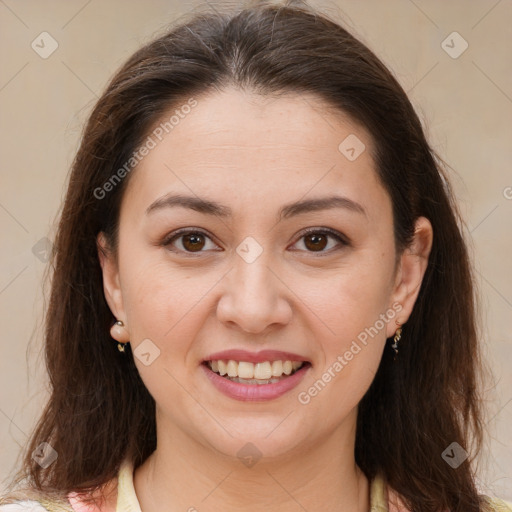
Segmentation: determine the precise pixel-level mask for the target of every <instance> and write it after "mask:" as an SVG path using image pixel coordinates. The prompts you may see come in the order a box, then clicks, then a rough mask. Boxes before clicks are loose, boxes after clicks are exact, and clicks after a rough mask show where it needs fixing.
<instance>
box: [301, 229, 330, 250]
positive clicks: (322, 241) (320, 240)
mask: <svg viewBox="0 0 512 512" xmlns="http://www.w3.org/2000/svg"><path fill="white" fill-rule="evenodd" d="M309 241H311V242H312V245H311V246H310V245H309V244H308V242H309ZM305 243H306V247H307V248H308V249H311V248H312V249H313V250H318V249H320V250H322V249H324V248H325V246H326V245H327V237H326V236H325V235H319V234H317V233H313V234H311V235H306V242H305Z"/></svg>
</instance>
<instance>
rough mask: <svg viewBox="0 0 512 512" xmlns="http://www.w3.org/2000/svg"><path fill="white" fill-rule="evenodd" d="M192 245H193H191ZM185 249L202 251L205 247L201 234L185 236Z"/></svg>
mask: <svg viewBox="0 0 512 512" xmlns="http://www.w3.org/2000/svg"><path fill="white" fill-rule="evenodd" d="M190 244H191V245H190ZM183 247H185V249H187V250H197V249H198V250H201V249H202V248H203V247H204V237H203V235H201V234H198V233H193V234H189V235H184V236H183Z"/></svg>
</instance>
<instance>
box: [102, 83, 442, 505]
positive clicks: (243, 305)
mask: <svg viewBox="0 0 512 512" xmlns="http://www.w3.org/2000/svg"><path fill="white" fill-rule="evenodd" d="M197 99H198V105H197V106H196V107H195V108H194V109H193V110H192V111H191V113H189V114H188V115H187V116H186V117H185V118H184V119H182V120H180V123H179V124H178V125H177V126H176V127H175V128H174V130H173V131H172V132H171V134H170V135H168V136H167V137H166V138H164V140H163V141H162V142H160V143H159V144H158V145H157V146H156V147H155V148H154V149H152V150H151V151H150V152H149V154H148V155H147V156H146V157H145V158H144V159H143V160H142V162H141V163H140V164H139V165H138V167H137V169H136V170H134V171H132V172H133V175H132V176H131V177H130V181H129V183H128V187H127V189H126V191H125V195H124V197H123V201H122V205H121V214H120V231H119V251H118V257H117V259H116V258H115V257H114V255H113V254H111V253H109V252H108V246H107V244H106V241H105V239H104V237H103V235H102V234H100V235H99V236H98V247H99V249H100V250H99V258H100V262H101V265H102V269H103V278H104V291H105V297H106V299H107V301H108V304H109V306H110V308H111V310H112V313H113V314H114V316H115V317H116V318H117V319H119V320H122V321H123V322H124V324H125V326H124V328H122V329H114V330H113V331H112V332H113V334H112V335H113V337H114V338H115V339H117V340H118V341H122V342H126V341H128V340H129V341H130V343H131V344H132V350H136V348H137V346H138V345H139V344H140V343H141V342H142V341H143V340H145V339H147V338H149V339H150V340H151V341H152V342H153V343H154V344H155V345H156V346H157V347H158V348H159V350H160V355H159V357H157V358H156V359H155V360H154V361H153V362H152V363H151V364H150V365H148V366H145V365H144V364H142V362H141V361H140V360H139V359H138V358H136V357H135V363H136V365H137V368H138V371H139V373H140V375H141V378H142V379H143V381H144V384H145V385H146V386H147V388H148V390H149V392H150V393H151V394H152V396H153V397H154V398H155V401H156V407H157V413H156V423H157V445H158V446H157V449H156V451H155V452H154V453H153V454H152V455H151V456H150V457H149V458H148V459H147V460H146V462H145V463H144V464H143V465H142V466H140V467H139V468H137V469H136V471H135V473H134V486H135V491H136V494H137V497H138V499H139V501H140V504H141V508H142V510H143V511H144V512H156V511H160V510H161V507H160V506H159V504H162V503H165V504H166V505H165V510H166V511H171V512H174V511H185V510H195V509H197V510H201V511H202V512H208V511H212V512H213V511H218V510H224V511H235V510H236V511H238V510H244V511H248V512H256V511H261V510H263V509H265V510H269V511H279V512H288V511H289V512H292V511H297V510H302V509H301V506H302V507H304V509H306V510H308V512H317V511H325V510H340V511H341V510H343V511H345V512H356V511H357V512H360V511H367V510H369V482H368V481H367V479H366V477H365V476H364V474H363V473H362V471H360V469H359V468H358V467H357V465H356V463H355V459H354V445H355V427H356V417H357V405H358V403H359V401H360V400H361V398H362V397H363V395H364V394H365V392H366V390H367V389H368V387H369V386H370V384H371V382H372V380H373V377H374V375H375V372H376V370H377V368H378V365H379V362H380V359H381V356H382V352H383V349H384V346H385V342H386V338H387V337H390V336H393V335H394V333H395V331H396V328H397V325H396V324H395V320H396V319H398V320H399V322H400V323H401V324H404V323H405V322H407V319H408V317H409V315H410V313H411V310H412V308H413V305H414V302H415V300H416V298H417V295H418V292H419V287H420V284H421V281H422V279H423V275H424V272H425V269H426V267H427V261H428V254H429V252H430V249H431V244H432V227H431V225H430V223H429V222H428V220H427V219H425V218H420V219H418V221H417V223H416V234H415V238H414V241H413V243H412V245H411V246H410V248H408V249H406V250H405V251H404V252H403V253H402V254H401V255H399V259H398V264H397V265H396V264H395V263H396V260H395V258H396V253H395V246H394V238H393V219H392V208H391V201H390V198H389V196H388V194H387V192H386V191H385V189H384V188H383V187H382V185H381V184H380V182H379V181H378V178H377V174H376V172H375V167H374V162H373V160H372V158H371V149H372V147H373V146H372V139H371V137H370V135H369V134H368V132H367V131H366V130H365V129H364V128H363V127H361V126H359V125H357V124H355V123H354V122H352V121H351V120H350V119H349V118H348V117H347V116H344V115H341V114H337V115H334V113H332V112H330V113H329V112H328V111H327V110H326V109H325V108H324V105H323V104H322V102H321V101H320V99H319V98H317V97H315V96H312V95H311V96H308V95H298V94H288V95H286V96H282V97H280V98H268V97H261V96H258V95H256V94H254V93H250V92H242V91H239V90H235V89H226V90H224V91H223V92H218V91H216V92H215V93H213V94H209V95H206V96H202V97H199V98H197ZM173 111H174V109H172V110H171V111H170V112H171V114H172V112H173ZM168 117H169V116H164V117H163V119H166V118H168ZM350 134H355V135H356V136H357V137H358V138H359V139H360V140H361V141H362V142H363V143H364V144H365V146H366V150H365V151H363V153H362V154H361V155H360V156H359V157H358V158H357V159H356V160H355V161H349V160H348V159H347V158H346V157H345V156H344V155H343V154H342V153H341V152H340V151H339V150H338V146H339V144H340V142H341V141H343V140H344V139H345V138H346V137H347V136H348V135H350ZM169 192H175V193H181V194H186V195H193V196H198V197H201V198H206V199H210V200H214V201H217V202H219V203H221V204H223V205H226V206H229V207H230V208H231V209H232V211H233V216H232V218H220V217H219V216H215V215H207V214H204V213H200V212H197V211H193V210H190V209H187V208H183V207H174V208H163V209H160V210H156V211H154V212H153V213H151V214H150V215H146V214H145V210H146V209H147V208H148V206H149V205H150V204H151V203H153V201H155V200H156V199H158V198H160V197H161V196H164V195H165V194H166V193H169ZM334 192H335V193H336V194H338V195H342V196H344V197H347V198H349V199H350V200H352V201H355V202H357V203H359V205H361V206H362V207H363V208H364V211H365V213H364V214H363V213H359V212H356V211H353V210H350V209H347V208H335V209H328V210H320V211H315V212H307V213H303V214H300V215H297V216H293V217H290V218H288V219H286V220H281V221H280V222H277V221H276V215H277V212H278V210H279V208H280V207H281V206H283V205H285V204H288V203H290V202H294V201H298V200H301V199H312V198H320V197H325V196H329V195H332V194H333V193H334ZM184 227H190V228H201V229H202V230H203V231H205V232H206V233H207V234H208V236H209V238H208V237H206V238H204V239H201V240H202V242H203V246H202V249H201V248H200V249H199V250H200V251H203V252H199V253H198V252H192V253H191V252H188V253H187V251H186V248H189V251H190V247H194V246H193V245H192V246H191V245H190V243H189V244H188V245H185V246H184V245H182V243H184V242H185V241H184V239H183V237H182V238H177V239H175V240H174V242H173V243H172V244H170V245H167V246H165V244H164V243H163V242H162V240H163V239H164V238H165V237H166V235H168V234H170V233H172V232H174V231H176V230H177V229H179V228H184ZM310 227H313V228H318V229H319V230H320V231H321V228H322V227H324V228H325V227H329V228H332V229H334V230H336V231H339V232H340V233H341V234H343V235H344V236H345V237H348V239H349V240H350V243H349V245H343V244H342V243H340V242H338V241H337V240H336V239H335V238H332V237H329V238H327V239H325V241H324V245H321V246H320V249H319V250H317V251H315V249H314V246H313V247H312V244H311V237H304V233H303V230H304V229H305V228H310ZM247 236H251V237H253V238H254V239H255V240H256V241H257V242H258V243H259V245H260V246H261V247H262V249H263V252H262V254H261V255H260V256H259V257H258V258H257V259H256V260H255V261H254V262H252V263H247V262H246V261H245V260H244V259H243V258H241V257H240V256H239V254H238V253H237V252H236V248H237V246H238V245H239V244H240V243H241V242H242V241H243V240H244V238H245V237H247ZM322 240H323V239H322ZM325 244H327V245H325ZM171 248H174V250H175V252H173V251H172V250H171ZM192 250H193V249H192ZM322 254H323V255H322ZM393 304H395V307H396V304H399V307H401V311H400V312H399V313H398V314H397V316H396V317H395V319H394V320H391V321H389V322H387V323H386V324H385V327H384V328H382V329H381V330H380V331H379V332H378V335H376V336H374V337H373V338H370V341H369V343H368V344H367V345H366V346H364V348H362V350H361V351H360V352H359V353H358V354H357V355H355V356H354V357H353V359H352V360H351V361H349V362H348V363H347V364H346V366H344V368H343V370H342V371H341V372H339V373H337V374H336V376H335V377H334V378H333V379H332V380H331V381H330V382H329V383H328V384H327V385H326V386H325V387H324V389H322V391H321V392H319V393H318V394H317V396H315V397H314V398H312V399H311V401H310V402H309V403H308V404H307V405H303V404H301V403H299V401H298V394H299V392H301V391H305V390H307V389H308V388H309V387H310V386H311V385H312V384H313V383H314V382H315V381H317V380H318V379H319V378H321V376H322V374H323V373H324V371H326V370H327V369H328V368H329V367H332V364H333V363H334V361H336V359H337V357H338V356H339V355H341V356H343V354H344V353H345V352H346V351H347V350H348V349H349V348H350V346H351V343H352V342H353V340H356V338H357V336H358V334H360V333H361V332H362V331H364V329H365V328H368V327H370V326H373V325H374V324H375V322H376V321H377V320H378V319H379V315H381V314H383V313H385V312H386V311H388V310H390V309H392V307H393ZM406 328H407V326H405V327H404V334H403V336H406V335H407V334H406V333H407V330H406ZM227 348H242V349H246V350H249V351H254V352H257V351H259V350H262V349H277V350H285V351H289V352H294V353H297V354H300V355H302V356H303V357H304V358H305V359H309V360H310V361H311V362H312V368H311V369H310V370H309V374H308V375H306V377H305V378H304V380H303V381H302V383H301V384H300V385H299V386H298V387H297V388H295V389H294V390H292V391H290V392H288V393H286V394H285V395H283V396H281V397H279V398H277V399H275V400H270V401H266V402H261V401H260V402H241V401H237V400H233V399H231V398H228V397H226V396H224V395H223V394H222V393H220V392H219V391H217V390H216V388H215V387H214V386H213V385H212V384H211V383H210V382H209V380H208V379H207V378H206V377H205V376H204V375H203V372H202V371H201V368H200V367H199V365H200V363H201V362H202V361H203V360H204V359H205V358H206V357H207V356H208V355H209V354H210V353H212V352H216V351H219V350H224V349H227ZM248 442H251V443H252V444H253V445H255V446H256V447H257V448H258V450H259V451H260V452H261V454H262V456H261V458H260V459H259V460H258V461H257V463H256V464H255V465H253V466H252V467H247V466H246V465H245V464H243V463H242V462H241V460H240V459H239V457H237V452H238V451H239V450H240V449H241V448H242V447H243V446H244V445H246V443H248ZM191 507H195V509H193V508H191Z"/></svg>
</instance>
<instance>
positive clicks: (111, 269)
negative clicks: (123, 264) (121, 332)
mask: <svg viewBox="0 0 512 512" xmlns="http://www.w3.org/2000/svg"><path fill="white" fill-rule="evenodd" d="M96 246H97V248H98V258H99V260H100V265H101V269H102V273H103V292H104V293H105V299H106V301H107V304H108V306H109V308H110V311H112V314H113V315H114V316H115V317H116V318H117V320H122V322H123V323H124V324H125V326H126V328H128V326H127V325H126V323H127V322H126V315H125V311H124V307H123V296H122V293H121V285H120V281H119V269H118V265H117V261H116V258H115V256H114V254H113V253H112V251H111V249H110V247H109V244H108V242H107V240H106V238H105V235H104V234H103V232H100V233H99V234H98V237H97V238H96ZM119 341H121V340H119Z"/></svg>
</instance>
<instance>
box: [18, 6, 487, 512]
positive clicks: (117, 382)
mask: <svg viewBox="0 0 512 512" xmlns="http://www.w3.org/2000/svg"><path fill="white" fill-rule="evenodd" d="M215 11H216V12H213V10H211V11H204V12H201V11H199V12H198V11H197V10H196V12H193V13H191V14H190V15H189V16H188V17H185V19H181V20H179V23H176V24H175V25H174V26H172V27H171V28H170V29H167V30H166V32H165V33H164V34H163V35H159V36H158V37H157V38H156V39H154V40H152V41H151V42H149V43H148V44H146V45H145V46H144V47H142V48H141V49H139V50H138V51H137V52H136V53H135V54H133V55H132V56H131V57H130V58H129V59H128V61H127V62H126V63H125V64H124V65H123V66H122V67H121V68H120V70H119V71H118V72H117V73H116V74H115V76H114V77H113V78H112V79H111V81H110V83H109V84H108V86H107V87H106V89H105V91H104V92H103V94H102V95H101V97H100V99H99V100H98V101H97V103H96V105H95V106H94V108H93V110H92V113H91V114H90V117H89V119H88V121H87V123H86V125H85V128H84V131H83V134H82V139H81V143H80V147H79V150H78V152H77V154H76V157H75V159H74V162H73V164H72V169H71V173H70V176H69V183H68V188H67V194H66V197H65V201H64V204H63V207H62V210H61V212H60V221H59V224H58V229H57V232H56V236H55V240H54V245H53V254H52V257H51V273H52V276H51V293H50V297H49V303H48V307H47V311H46V316H45V333H44V334H45V336H44V343H45V345H44V350H45V360H46V366H47V371H48V374H49V381H50V390H51V395H50V397H49V400H48V402H47V404H46V406H45V408H44V411H43V413H42V415H41V417H40V419H39V421H38V423H37V425H36V427H35V429H34V431H33V433H32V435H31V438H30V441H29V443H28V444H27V446H26V448H25V450H26V453H25V454H24V458H23V464H22V468H21V469H20V470H19V472H18V473H17V475H16V477H15V479H14V480H13V482H16V483H19V482H21V481H22V480H26V481H27V482H28V484H29V486H28V487H30V488H32V489H34V490H36V491H37V492H38V493H39V495H41V494H44V495H46V496H49V497H61V498H63V497H65V496H66V495H67V494H68V493H70V492H72V491H75V492H79V493H87V492H92V491H98V490H100V491H101V490H102V489H103V488H104V486H105V484H106V482H108V481H109V480H110V479H112V478H113V477H115V476H116V475H117V472H118V470H119V467H120V464H121V462H122V460H123V459H124V458H129V459H130V460H131V461H132V462H133V464H134V468H137V467H138V466H139V465H140V464H142V463H143V462H144V461H145V459H146V458H147V457H148V456H149V455H150V454H151V453H152V452H153V451H154V450H155V448H156V428H155V403H154V400H153V398H152V397H151V395H150V394H149V392H148V391H147V389H146V387H145V386H144V384H143V382H142V380H141V378H140V376H139V373H138V371H137V368H136V366H135V364H134V361H133V355H132V353H131V349H130V348H129V347H128V348H127V349H126V350H127V351H128V352H127V354H125V355H124V356H123V357H120V356H119V352H118V350H117V345H116V343H115V342H114V340H113V339H112V338H111V337H110V327H111V326H112V324H113V322H114V317H113V315H112V312H111V311H110V309H109V307H108V305H107V303H106V300H105V297H104V293H103V281H102V272H101V267H100V264H99V259H98V253H97V245H96V237H97V235H98V233H100V232H103V233H105V235H106V237H107V241H108V242H109V244H110V246H111V247H112V248H113V249H114V251H115V250H116V247H117V230H118V222H119V206H120V203H121V199H122V196H123V191H124V190H125V188H126V186H127V183H128V182H129V180H130V177H131V176H132V175H133V173H134V172H137V170H136V166H135V168H134V169H133V171H132V172H129V173H126V176H125V177H124V178H123V179H122V180H121V181H120V183H118V184H116V186H115V187H112V190H110V191H109V192H108V194H106V195H105V197H102V198H99V197H98V193H97V192H96V193H95V191H98V189H100V188H101V187H103V186H104V184H105V183H106V182H107V181H108V180H109V179H111V177H112V175H113V174H115V172H116V171H117V170H118V169H120V168H121V167H123V165H124V164H125V163H126V162H127V161H129V160H130V158H131V157H132V156H133V154H134V152H135V151H137V148H139V147H140V146H141V144H142V143H143V141H144V140H145V139H146V138H147V137H148V133H150V132H149V130H151V129H152V127H153V126H154V125H155V123H156V122H158V121H159V119H161V116H162V115H163V114H165V113H166V112H169V109H171V108H173V107H174V106H177V105H180V104H182V103H184V102H186V100H187V99H189V98H191V97H196V98H197V97H199V96H200V95H201V94H203V93H211V92H214V91H215V90H217V91H220V90H222V89H224V88H226V87H229V86H235V87H238V88H243V89H246V90H249V91H252V92H256V93H258V94H261V95H277V96H278V95H279V94H286V93H290V92H292V93H313V94H315V95H316V96H317V97H318V98H319V99H321V100H323V102H324V103H325V104H326V105H327V106H328V107H327V108H331V107H332V109H333V111H334V112H338V113H342V114H344V115H346V114H348V115H349V116H350V117H351V118H352V119H353V120H355V121H356V122H359V123H361V125H363V126H364V127H365V128H366V129H367V130H368V131H369V133H370V134H371V136H372V138H373V141H374V144H375V148H376V149H375V152H374V154H373V159H374V162H375V168H376V172H377V174H378V176H379V178H380V181H381V183H382V185H383V187H384V188H385V190H386V191H387V193H388V194H389V196H390V198H391V201H392V205H393V223H394V237H395V245H396V250H397V254H398V253H399V252H400V251H403V250H404V249H406V248H407V247H408V245H409V244H410V242H411V240H412V237H413V232H414V222H415V220H416V219H417V218H418V217H419V216H425V217H426V218H428V219H429V220H430V222H431V224H432V226H433V231H434V239H433V246H432V250H431V254H430V257H429V262H428V268H427V270H426V274H425V276H424V280H423V283H422V285H421V289H420V292H419V296H418V299H417V302H416V304H415V306H414V309H413V311H412V314H411V316H410V318H409V320H408V322H407V325H406V326H405V329H404V335H403V337H402V341H401V345H400V354H399V359H398V360H397V361H396V362H393V357H392V350H391V349H390V346H389V343H388V344H387V345H386V348H385V350H384V353H383V357H382V360H381V362H380V366H379V368H378V371H377V374H376V375H375V378H374V381H373V383H372V384H371V386H370V388H369V389H368V391H367V393H366V394H365V396H364V398H363V399H362V400H361V402H360V404H359V412H358V418H357V434H356V444H355V457H356V462H357V464H358V466H359V467H360V468H361V470H362V471H363V472H364V473H365V475H366V476H367V477H368V478H369V479H372V478H374V477H375V476H376V475H377V473H379V472H380V473H382V474H383V475H384V476H385V478H386V480H387V482H388V484H389V485H390V486H391V487H392V488H393V489H394V490H395V491H396V492H397V493H398V494H399V495H400V496H401V498H402V499H403V501H404V503H405V504H406V506H407V507H408V508H409V509H410V510H412V511H415V512H437V511H445V510H450V511H451V512H480V511H483V510H484V509H485V497H484V496H482V495H480V494H479V492H478V490H477V488H476V483H475V480H476V478H475V469H474V467H473V462H474V461H475V460H476V457H477V455H478V454H479V452H480V450H481V448H482V441H483V431H484V422H483V415H484V411H483V409H482V405H481V404H482V399H481V396H480V389H481V388H480V377H481V376H482V375H485V371H482V369H483V370H485V369H486V366H485V365H484V363H483V361H482V358H481V356H480V349H479V346H478V331H477V327H476V326H477V316H478V315H477V311H478V308H477V302H476V293H475V289H474V280H473V277H472V269H471V265H470V258H469V255H468V246H467V243H466V242H465V241H464V236H463V230H464V223H463V221H462V219H461V215H460V213H459V211H458V208H457V206H456V203H455V200H454V196H453V194H452V191H451V188H450V185H449V180H448V177H447V172H446V170H445V169H446V166H445V164H444V163H443V161H442V159H441V158H439V157H438V156H437V155H436V154H435V152H434V151H433V149H432V148H431V147H430V145H429V143H428V142H427V140H426V136H425V133H424V131H423V128H422V124H421V121H420V120H419V118H418V116H417V114H416V113H415V110H414V108H413V106H412V105H411V103H410V101H409V99H408V98H407V95H406V93H405V92H404V90H403V89H402V87H401V86H400V85H399V83H398V81H397V80H396V79H395V78H394V76H393V75H392V73H391V72H390V71H389V70H388V69H387V68H386V66H385V65H384V64H383V63H382V62H381V61H380V60H379V58H377V57H376V55H375V54H374V53H373V52H372V51H370V50H369V49H368V48H367V47H366V46H365V45H364V44H362V43H361V42H360V41H359V40H358V39H356V38H355V37H354V36H353V35H351V34H350V33H349V32H348V31H347V30H346V29H345V28H343V27H342V26H341V25H340V23H338V22H337V21H334V20H333V19H331V18H330V17H329V16H328V15H326V14H324V13H321V12H319V11H317V10H314V9H313V8H311V7H310V6H308V5H306V4H305V3H303V2H292V1H288V2H283V3H279V4H276V3H273V2H251V3H249V4H246V5H244V6H243V7H238V8H236V9H224V10H220V11H218V10H217V9H215ZM388 341H389V340H388ZM126 355H128V357H126ZM43 442H47V443H49V444H50V445H51V447H52V448H53V449H54V450H55V451H56V452H57V453H58V457H57V459H56V460H55V461H54V462H53V463H52V464H51V465H49V466H48V467H46V468H43V467H42V466H41V465H39V464H38V463H37V462H36V461H35V460H34V459H33V458H32V453H33V452H34V450H36V448H37V447H38V446H40V444H41V443H43ZM453 442H457V443H458V444H459V445H460V446H462V447H463V448H464V449H465V450H466V451H467V452H468V453H469V455H470V456H469V457H468V459H467V460H466V461H464V462H463V463H462V464H461V465H460V466H459V467H458V468H457V469H453V468H452V467H451V466H450V465H449V464H447V463H446V462H445V460H443V458H442V456H441V454H442V453H443V451H444V450H445V449H446V448H447V447H448V446H449V445H450V444H451V443H453Z"/></svg>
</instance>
